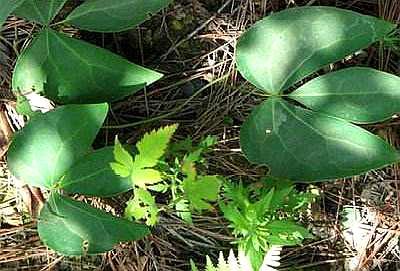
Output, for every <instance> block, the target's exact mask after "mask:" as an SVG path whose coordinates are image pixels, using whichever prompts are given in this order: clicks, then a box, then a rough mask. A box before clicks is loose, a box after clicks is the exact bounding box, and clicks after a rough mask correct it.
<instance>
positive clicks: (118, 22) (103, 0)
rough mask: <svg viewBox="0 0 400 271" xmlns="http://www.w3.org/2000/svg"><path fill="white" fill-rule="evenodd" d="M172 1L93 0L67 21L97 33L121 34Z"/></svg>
mask: <svg viewBox="0 0 400 271" xmlns="http://www.w3.org/2000/svg"><path fill="white" fill-rule="evenodd" d="M171 2H172V0H118V1H109V0H91V1H86V2H84V3H83V4H81V5H80V6H79V7H77V8H76V9H75V10H73V11H72V13H71V14H70V15H69V16H68V17H67V19H66V21H67V22H69V23H71V24H73V25H74V26H76V27H79V28H81V29H85V30H89V31H97V32H119V31H123V30H127V29H130V28H133V27H135V26H136V25H138V24H140V23H142V22H144V21H146V20H147V19H149V18H150V16H151V15H152V14H154V13H157V12H158V11H159V10H161V9H162V8H164V7H167V6H168V5H169V4H170V3H171Z"/></svg>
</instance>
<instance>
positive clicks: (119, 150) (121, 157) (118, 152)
mask: <svg viewBox="0 0 400 271" xmlns="http://www.w3.org/2000/svg"><path fill="white" fill-rule="evenodd" d="M114 159H115V161H117V162H118V163H120V164H122V165H124V166H126V167H127V168H133V159H132V155H131V154H130V153H129V152H128V151H127V150H125V149H124V147H123V146H122V145H121V142H119V140H118V137H116V138H115V144H114Z"/></svg>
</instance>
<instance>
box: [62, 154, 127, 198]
mask: <svg viewBox="0 0 400 271" xmlns="http://www.w3.org/2000/svg"><path fill="white" fill-rule="evenodd" d="M112 161H114V147H105V148H102V149H99V150H96V151H94V152H92V153H89V154H88V155H86V156H83V157H82V158H81V159H80V160H79V161H77V162H76V163H75V165H74V166H73V167H71V168H70V169H69V170H68V171H67V172H66V174H65V175H64V176H63V178H62V180H61V182H60V184H59V186H60V187H61V188H63V189H64V190H66V191H67V192H70V193H79V194H84V195H88V196H99V197H109V196H113V195H117V194H119V193H122V192H125V191H128V190H130V189H132V182H131V178H130V172H129V174H128V175H126V177H121V176H119V175H118V174H116V173H115V171H114V169H113V168H112V167H111V165H110V164H111V162H112Z"/></svg>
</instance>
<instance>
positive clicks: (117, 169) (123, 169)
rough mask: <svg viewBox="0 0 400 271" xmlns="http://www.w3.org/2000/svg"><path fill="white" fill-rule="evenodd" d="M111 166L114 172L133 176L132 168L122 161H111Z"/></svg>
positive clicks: (121, 175)
mask: <svg viewBox="0 0 400 271" xmlns="http://www.w3.org/2000/svg"><path fill="white" fill-rule="evenodd" d="M110 167H111V169H112V170H113V171H114V173H115V174H116V175H118V176H120V177H122V178H126V177H129V176H131V173H132V169H131V168H128V167H126V166H124V165H122V164H120V163H115V162H110Z"/></svg>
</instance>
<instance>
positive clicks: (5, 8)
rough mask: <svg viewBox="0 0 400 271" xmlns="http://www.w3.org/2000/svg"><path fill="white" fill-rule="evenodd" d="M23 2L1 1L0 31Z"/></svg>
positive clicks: (17, 0) (22, 0)
mask: <svg viewBox="0 0 400 271" xmlns="http://www.w3.org/2000/svg"><path fill="white" fill-rule="evenodd" d="M24 1H25V0H2V4H1V6H0V30H2V26H3V24H4V22H5V21H6V19H7V17H8V16H9V15H10V13H11V12H13V11H14V10H15V9H16V8H17V7H18V6H19V5H20V4H21V3H22V2H24Z"/></svg>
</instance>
